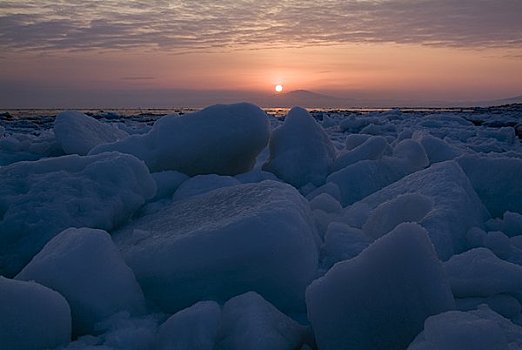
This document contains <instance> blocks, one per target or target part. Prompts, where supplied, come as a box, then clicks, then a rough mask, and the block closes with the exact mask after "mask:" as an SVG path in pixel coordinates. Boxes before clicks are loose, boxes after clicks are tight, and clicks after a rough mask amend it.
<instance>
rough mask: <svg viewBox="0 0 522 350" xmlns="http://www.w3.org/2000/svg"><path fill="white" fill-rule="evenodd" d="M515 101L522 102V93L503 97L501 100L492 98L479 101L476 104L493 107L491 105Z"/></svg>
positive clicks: (507, 103) (508, 103)
mask: <svg viewBox="0 0 522 350" xmlns="http://www.w3.org/2000/svg"><path fill="white" fill-rule="evenodd" d="M514 103H522V95H520V96H515V97H510V98H503V99H499V100H490V101H479V102H476V103H475V106H478V107H491V106H502V105H510V104H514Z"/></svg>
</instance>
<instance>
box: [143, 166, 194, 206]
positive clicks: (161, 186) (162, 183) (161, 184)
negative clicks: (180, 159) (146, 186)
mask: <svg viewBox="0 0 522 350" xmlns="http://www.w3.org/2000/svg"><path fill="white" fill-rule="evenodd" d="M151 176H152V178H153V179H154V181H155V182H156V196H155V197H154V198H155V199H160V198H165V197H170V196H172V194H173V193H174V192H176V190H177V189H178V187H179V186H180V185H181V184H182V183H183V182H184V181H186V180H188V179H189V177H188V176H187V175H185V174H183V173H180V172H179V171H174V170H165V171H160V172H157V173H152V174H151Z"/></svg>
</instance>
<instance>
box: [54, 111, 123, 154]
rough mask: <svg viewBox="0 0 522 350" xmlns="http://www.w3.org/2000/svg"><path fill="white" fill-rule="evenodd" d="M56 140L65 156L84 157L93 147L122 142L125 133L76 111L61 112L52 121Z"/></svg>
mask: <svg viewBox="0 0 522 350" xmlns="http://www.w3.org/2000/svg"><path fill="white" fill-rule="evenodd" d="M54 134H55V136H56V140H57V141H58V143H59V144H60V146H61V147H62V149H63V150H64V152H65V153H66V154H74V153H76V154H80V155H86V154H87V153H89V151H90V150H91V149H93V148H94V147H95V146H97V145H100V144H104V143H111V142H116V141H119V140H122V139H124V138H126V137H127V136H129V134H127V133H126V132H125V131H123V130H120V129H118V128H116V127H113V126H112V125H110V124H107V123H102V122H100V121H97V120H96V119H94V118H92V117H89V116H87V115H85V114H83V113H80V112H76V111H67V112H62V113H60V114H58V115H57V116H56V119H55V121H54Z"/></svg>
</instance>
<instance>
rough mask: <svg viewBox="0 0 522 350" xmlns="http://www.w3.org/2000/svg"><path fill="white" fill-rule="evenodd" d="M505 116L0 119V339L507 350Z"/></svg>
mask: <svg viewBox="0 0 522 350" xmlns="http://www.w3.org/2000/svg"><path fill="white" fill-rule="evenodd" d="M521 137H522V105H512V106H508V107H499V108H482V109H478V108H477V109H469V110H440V111H437V110H426V111H420V110H419V111H415V110H408V111H405V110H402V111H401V110H400V109H394V110H387V111H373V112H371V111H370V112H348V111H315V112H308V111H307V110H305V109H302V108H299V107H294V108H293V109H291V110H290V111H288V113H287V114H286V113H285V115H284V116H282V117H281V116H274V115H271V114H267V113H266V112H265V111H263V110H262V109H260V108H259V107H257V106H255V105H252V104H248V103H240V104H232V105H214V106H210V107H207V108H205V109H203V110H201V111H196V112H193V113H180V114H177V113H175V114H172V115H167V116H163V117H161V116H158V115H148V114H141V115H133V116H123V115H118V114H117V113H98V114H94V115H86V114H84V113H81V112H76V111H68V112H62V113H60V114H58V115H57V116H56V117H55V116H43V115H40V116H38V115H37V116H30V117H29V116H25V117H24V116H13V115H11V114H9V113H4V114H0V349H67V350H79V349H99V350H106V349H136V350H138V349H161V350H163V349H165V350H166V349H187V350H189V349H190V350H205V349H209V350H210V349H252V350H257V349H259V350H261V349H289V350H291V349H302V350H305V349H306V350H310V349H320V350H328V349H351V350H358V349H361V350H362V349H410V350H453V349H455V350H456V349H479V350H480V349H484V350H492V349H495V350H496V349H499V350H501V349H506V350H507V349H510V350H514V349H522V306H521V305H522V145H521V142H520V138H521Z"/></svg>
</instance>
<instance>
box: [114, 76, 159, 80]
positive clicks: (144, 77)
mask: <svg viewBox="0 0 522 350" xmlns="http://www.w3.org/2000/svg"><path fill="white" fill-rule="evenodd" d="M154 79H156V78H155V77H148V76H135V77H123V78H121V80H154Z"/></svg>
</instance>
